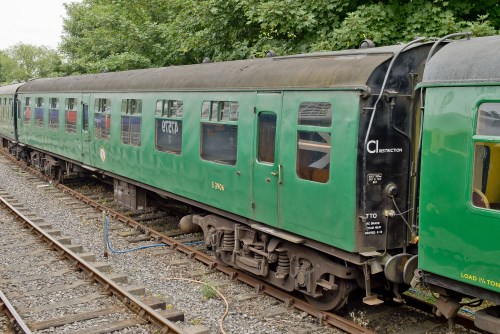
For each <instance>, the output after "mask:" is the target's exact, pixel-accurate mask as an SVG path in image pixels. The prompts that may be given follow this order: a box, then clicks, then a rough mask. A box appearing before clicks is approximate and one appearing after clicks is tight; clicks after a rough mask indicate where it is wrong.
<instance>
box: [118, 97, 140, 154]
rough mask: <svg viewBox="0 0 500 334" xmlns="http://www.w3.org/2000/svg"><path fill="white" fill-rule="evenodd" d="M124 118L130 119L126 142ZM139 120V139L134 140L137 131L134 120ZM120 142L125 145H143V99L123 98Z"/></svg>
mask: <svg viewBox="0 0 500 334" xmlns="http://www.w3.org/2000/svg"><path fill="white" fill-rule="evenodd" d="M124 119H128V120H129V121H128V128H129V130H128V131H127V132H126V133H127V134H128V141H127V142H125V140H124V139H125V137H124V131H123V126H124V125H123V124H124V122H123V121H124ZM134 119H138V120H139V131H138V141H137V140H135V141H134V140H133V139H134V138H135V137H134V134H136V135H137V133H136V131H133V122H132V121H133V120H134ZM120 142H121V143H122V144H124V145H129V146H134V147H140V146H141V145H142V99H122V102H121V115H120Z"/></svg>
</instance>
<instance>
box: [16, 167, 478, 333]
mask: <svg viewBox="0 0 500 334" xmlns="http://www.w3.org/2000/svg"><path fill="white" fill-rule="evenodd" d="M9 159H11V158H10V157H9ZM11 160H12V159H11ZM19 166H21V167H22V168H23V169H27V170H30V172H33V173H35V174H36V175H38V176H39V177H43V178H45V176H44V175H43V174H41V173H39V172H38V171H37V170H34V169H32V168H29V167H26V166H24V165H19ZM45 179H46V180H48V179H47V178H45ZM57 188H58V189H59V190H60V191H62V192H64V193H66V194H71V196H73V197H76V198H78V199H79V200H80V201H82V202H84V203H86V205H88V206H90V207H92V208H94V209H96V210H98V211H102V210H104V211H107V212H108V215H109V216H110V217H111V218H112V219H113V220H114V221H117V222H122V223H124V224H127V225H128V226H130V227H131V228H132V229H133V231H135V232H138V233H139V232H140V233H141V235H142V237H143V239H144V240H146V239H151V240H154V241H155V242H163V243H165V244H168V245H169V247H168V248H169V250H175V251H178V252H180V253H183V254H186V255H187V257H188V258H190V259H193V260H197V261H200V262H201V263H203V264H205V266H206V268H207V271H210V270H215V269H216V270H219V271H220V272H223V273H224V274H226V275H227V276H228V277H230V278H231V279H235V280H239V281H241V282H244V283H246V284H247V285H249V286H251V287H252V288H253V289H254V290H255V291H256V292H263V293H266V294H268V295H270V296H272V297H274V298H276V299H279V300H281V301H283V302H284V304H285V305H286V306H287V307H289V306H293V307H295V308H296V309H298V310H301V311H303V312H307V313H308V314H310V315H312V316H314V317H315V318H316V319H317V320H318V322H320V323H322V324H329V325H332V326H334V327H335V328H339V329H341V330H342V331H345V332H347V333H373V331H371V330H369V329H367V328H365V327H363V326H360V325H358V324H356V323H353V322H352V321H350V320H347V319H345V318H344V317H341V316H339V315H337V314H333V313H330V312H322V311H318V310H316V309H314V308H312V307H311V306H310V305H309V304H308V303H306V302H305V301H303V300H302V299H300V298H297V297H295V296H290V295H289V294H288V293H285V292H283V291H281V290H279V289H276V288H274V287H273V286H270V285H267V284H265V283H263V282H261V281H259V280H256V279H255V278H253V277H251V276H248V275H246V274H244V273H241V272H239V271H237V270H234V269H232V268H228V267H225V266H220V265H218V264H217V262H216V260H215V258H214V257H212V256H210V255H209V254H206V253H205V252H204V251H201V250H198V249H194V248H193V247H191V246H188V245H186V244H185V242H186V240H185V239H184V240H182V239H181V240H179V239H177V238H178V237H176V238H173V237H172V236H171V235H172V233H171V232H170V236H169V235H167V234H166V233H165V232H163V231H158V230H156V229H154V228H151V227H150V226H147V225H151V224H149V223H148V218H147V216H148V215H147V214H145V215H142V216H139V218H137V217H138V216H137V215H132V216H129V215H127V214H124V213H123V212H121V211H122V210H119V209H110V208H109V199H110V197H109V196H107V195H105V194H104V195H102V196H100V195H99V196H96V195H91V196H85V195H84V194H82V193H80V192H79V191H75V190H73V189H71V188H69V187H67V186H65V185H57ZM87 195H88V193H87ZM75 205H76V204H75ZM83 209H84V208H83V207H82V210H83ZM128 214H130V212H129V213H128ZM151 217H152V218H153V219H151V220H154V217H155V213H151ZM138 220H140V221H142V222H139V221H138ZM151 220H150V221H151ZM414 303H417V302H414ZM463 324H465V325H466V327H470V328H472V327H473V326H472V325H471V326H469V325H467V321H464V322H463ZM434 327H437V326H434ZM442 327H445V325H442ZM415 333H418V331H415ZM422 333H424V331H422Z"/></svg>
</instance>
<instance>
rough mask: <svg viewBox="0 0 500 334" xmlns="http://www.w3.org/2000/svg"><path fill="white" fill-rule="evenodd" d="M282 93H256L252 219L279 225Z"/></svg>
mask: <svg viewBox="0 0 500 334" xmlns="http://www.w3.org/2000/svg"><path fill="white" fill-rule="evenodd" d="M281 103H282V94H281V93H257V99H256V107H255V123H254V124H255V127H254V128H255V132H254V133H255V135H254V138H255V140H254V147H255V149H254V152H255V153H254V157H253V180H252V203H251V204H252V213H253V219H254V220H256V221H259V222H263V223H266V224H268V225H273V226H278V225H279V215H278V197H279V196H278V192H279V182H280V178H281V176H280V168H279V161H278V156H277V151H278V148H279V129H280V121H281Z"/></svg>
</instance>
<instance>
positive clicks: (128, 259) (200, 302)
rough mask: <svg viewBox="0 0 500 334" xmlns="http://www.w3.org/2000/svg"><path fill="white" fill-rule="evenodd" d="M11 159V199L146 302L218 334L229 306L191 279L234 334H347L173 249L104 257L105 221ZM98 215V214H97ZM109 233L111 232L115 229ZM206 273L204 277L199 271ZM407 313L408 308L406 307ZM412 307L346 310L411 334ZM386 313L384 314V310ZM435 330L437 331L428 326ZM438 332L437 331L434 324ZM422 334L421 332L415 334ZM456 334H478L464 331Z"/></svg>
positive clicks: (116, 242)
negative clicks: (137, 288) (158, 302)
mask: <svg viewBox="0 0 500 334" xmlns="http://www.w3.org/2000/svg"><path fill="white" fill-rule="evenodd" d="M6 161H7V160H6V159H4V158H2V157H0V184H1V185H2V187H3V188H4V189H5V190H6V191H8V192H9V193H10V194H12V195H13V196H15V197H16V198H17V199H18V200H19V201H20V202H21V203H23V204H24V205H25V206H26V207H27V208H29V209H30V210H31V211H32V212H33V213H35V214H36V215H37V216H38V217H40V218H44V219H45V221H46V222H47V223H49V222H50V223H52V224H53V228H54V229H58V230H61V231H62V232H63V236H65V237H70V238H71V239H72V244H75V245H76V244H78V245H82V246H83V248H84V251H85V252H94V253H95V254H96V261H98V262H108V263H110V264H111V268H112V269H111V270H110V272H109V274H114V273H121V274H126V275H127V276H128V277H129V284H133V285H142V286H145V287H146V288H147V289H146V291H147V292H146V296H145V297H156V298H160V299H163V300H165V301H166V303H167V308H175V309H178V310H181V311H184V312H185V322H184V324H185V325H186V326H187V325H198V324H202V325H205V326H207V327H208V328H209V330H210V333H220V330H219V320H220V319H221V317H222V316H223V314H224V312H225V309H226V308H225V304H224V302H223V301H222V299H220V298H211V297H212V296H211V294H210V293H209V292H210V291H207V290H209V289H207V288H206V287H204V285H203V284H196V283H191V282H187V281H186V280H184V279H195V280H200V281H203V282H206V283H208V284H211V285H214V286H215V287H216V288H217V289H218V290H219V291H221V293H222V294H223V295H224V296H225V297H226V298H228V301H229V310H228V314H227V316H226V318H225V319H224V330H225V331H226V332H227V333H228V334H229V333H234V334H236V333H238V334H241V333H248V334H251V333H256V334H257V333H269V334H308V333H314V334H329V333H341V331H338V330H336V329H333V328H330V327H324V326H319V325H318V324H317V321H316V319H315V318H313V317H311V316H309V315H307V314H305V313H303V312H300V311H296V310H293V309H287V308H286V307H285V306H284V305H283V303H281V302H279V301H276V300H275V299H274V298H271V297H268V296H266V295H261V294H260V295H256V296H255V298H251V299H249V300H244V298H241V297H242V296H245V295H250V296H251V295H252V294H253V293H254V290H253V289H252V288H250V287H248V286H246V285H244V284H242V283H239V282H235V281H231V280H229V279H228V278H227V277H226V276H225V275H223V274H221V273H218V272H208V271H207V270H206V267H204V266H203V265H202V264H200V263H197V262H194V261H190V260H188V259H187V258H186V256H184V255H182V254H180V253H177V252H173V251H168V249H167V248H165V247H159V248H150V249H144V250H139V251H135V252H131V253H125V254H113V253H111V254H110V256H109V257H108V258H104V257H103V255H102V254H103V228H102V222H99V221H97V220H95V219H89V218H88V217H87V216H85V214H83V213H81V212H80V211H78V212H77V213H75V212H73V211H72V210H70V209H69V208H68V207H67V206H66V205H65V204H64V199H59V198H57V197H55V196H53V193H51V192H50V191H49V192H48V191H47V190H48V189H49V188H50V187H46V186H40V185H42V184H43V182H42V181H40V182H33V181H32V180H27V174H25V173H23V172H20V171H19V170H13V169H12V165H11V166H8V165H6ZM92 215H93V216H96V215H95V213H93V214H92ZM114 229H117V230H119V231H127V230H130V229H129V228H127V227H124V226H123V225H122V224H121V223H116V222H110V230H114ZM110 233H111V232H110ZM110 239H111V243H112V246H113V248H114V249H118V250H123V249H128V248H132V247H139V246H141V245H147V244H150V243H149V242H142V243H134V244H131V243H129V242H128V241H127V240H126V238H123V237H119V236H117V235H116V234H114V233H111V236H110ZM200 273H204V274H200ZM405 309H406V310H405ZM407 309H408V308H406V307H400V308H394V309H389V311H388V310H387V308H386V307H384V308H379V309H378V310H380V311H376V312H375V313H374V312H373V311H370V310H373V309H369V310H367V308H366V307H365V306H364V305H361V304H360V303H356V302H355V303H352V304H351V305H349V307H347V308H346V309H344V310H343V311H342V313H343V314H345V315H346V316H348V317H351V318H353V319H355V320H356V321H357V322H358V323H360V324H363V325H369V328H371V329H372V330H376V331H377V332H378V333H409V331H408V330H409V328H419V327H420V326H424V325H425V326H427V324H424V322H426V321H429V316H428V315H426V314H423V313H422V314H420V312H418V311H415V310H407ZM384 310H385V311H384ZM429 327H431V326H430V325H429ZM434 327H437V326H436V325H435V324H434ZM120 333H141V331H140V330H139V329H137V330H135V329H134V328H131V329H129V331H120ZM415 333H418V332H415ZM429 333H446V330H445V329H443V328H433V329H430V331H429ZM458 333H474V332H471V331H465V330H459V331H458Z"/></svg>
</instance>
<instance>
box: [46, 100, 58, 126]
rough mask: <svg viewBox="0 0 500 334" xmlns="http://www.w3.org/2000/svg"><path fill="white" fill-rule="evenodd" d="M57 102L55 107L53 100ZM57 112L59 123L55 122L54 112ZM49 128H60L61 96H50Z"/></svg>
mask: <svg viewBox="0 0 500 334" xmlns="http://www.w3.org/2000/svg"><path fill="white" fill-rule="evenodd" d="M54 101H55V102H56V103H55V107H54V106H53V102H54ZM53 112H57V123H54V122H53V118H52V113H53ZM48 114H49V129H51V130H59V98H57V97H49V113H48Z"/></svg>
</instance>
